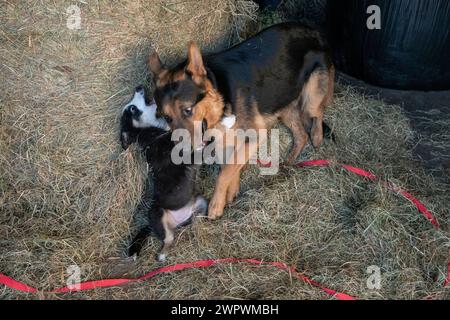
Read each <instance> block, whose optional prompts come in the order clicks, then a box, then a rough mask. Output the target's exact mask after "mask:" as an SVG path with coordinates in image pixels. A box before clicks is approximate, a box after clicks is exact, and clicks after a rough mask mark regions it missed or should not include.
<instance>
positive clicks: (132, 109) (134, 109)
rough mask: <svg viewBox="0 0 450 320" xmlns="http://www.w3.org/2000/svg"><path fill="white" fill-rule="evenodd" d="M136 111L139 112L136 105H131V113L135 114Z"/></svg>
mask: <svg viewBox="0 0 450 320" xmlns="http://www.w3.org/2000/svg"><path fill="white" fill-rule="evenodd" d="M136 110H137V108H136V106H135V105H131V106H130V112H131V113H135V112H136Z"/></svg>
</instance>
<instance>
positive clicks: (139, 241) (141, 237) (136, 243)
mask: <svg viewBox="0 0 450 320" xmlns="http://www.w3.org/2000/svg"><path fill="white" fill-rule="evenodd" d="M151 233H152V230H151V228H150V227H149V226H147V227H144V228H142V229H141V230H140V231H139V233H138V234H137V235H136V236H135V237H134V239H133V241H131V245H130V247H129V248H128V256H129V257H133V256H134V255H136V256H138V255H139V253H140V252H141V249H142V247H143V245H144V242H145V240H147V238H148V237H149V236H150V234H151Z"/></svg>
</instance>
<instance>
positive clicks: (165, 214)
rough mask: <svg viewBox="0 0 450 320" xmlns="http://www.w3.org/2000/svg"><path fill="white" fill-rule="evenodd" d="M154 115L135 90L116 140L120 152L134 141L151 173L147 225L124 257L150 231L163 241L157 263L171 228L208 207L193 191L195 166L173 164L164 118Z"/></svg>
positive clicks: (139, 245) (168, 242)
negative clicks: (151, 193) (120, 144)
mask: <svg viewBox="0 0 450 320" xmlns="http://www.w3.org/2000/svg"><path fill="white" fill-rule="evenodd" d="M155 115H156V105H155V104H154V103H153V104H148V103H147V102H146V101H145V92H144V89H143V88H142V87H138V88H136V91H135V93H134V96H133V99H132V100H131V101H130V102H129V103H128V104H127V105H126V106H125V107H124V109H123V111H122V117H121V120H120V122H121V124H120V126H121V128H120V140H121V143H122V147H123V148H124V149H127V148H128V147H129V146H130V145H131V144H132V143H135V142H137V143H138V145H139V147H140V149H141V150H142V151H143V152H144V153H145V156H146V158H147V162H148V164H149V165H150V167H151V168H152V172H153V199H152V203H151V207H150V210H149V211H148V215H147V218H148V222H149V225H148V226H145V227H144V228H142V229H141V230H140V231H139V232H138V234H137V235H136V237H135V238H134V240H133V241H132V243H131V246H130V248H129V250H128V255H129V256H135V255H138V254H139V252H140V251H141V248H142V246H143V244H144V242H145V240H146V239H147V237H148V236H149V235H150V234H151V233H152V232H153V233H154V234H155V235H156V237H157V238H158V239H159V240H161V241H162V242H163V247H162V249H161V251H160V252H159V254H158V255H157V260H158V261H164V260H165V259H166V256H167V253H168V250H169V249H170V247H171V246H172V243H173V240H174V231H175V229H176V228H177V227H179V226H184V225H186V224H188V223H189V222H191V220H192V217H193V216H195V215H206V210H207V208H208V204H207V201H206V200H205V199H204V198H203V197H202V196H200V195H198V192H197V188H196V178H197V171H198V166H196V165H186V164H180V165H175V164H173V162H172V160H171V151H172V149H173V147H174V142H172V141H171V134H170V131H168V127H167V123H166V122H165V121H164V119H158V118H156V116H155Z"/></svg>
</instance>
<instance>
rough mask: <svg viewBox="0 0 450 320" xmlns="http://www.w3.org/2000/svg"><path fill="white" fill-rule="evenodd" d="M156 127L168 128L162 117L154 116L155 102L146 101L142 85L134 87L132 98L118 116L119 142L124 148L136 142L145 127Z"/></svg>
mask: <svg viewBox="0 0 450 320" xmlns="http://www.w3.org/2000/svg"><path fill="white" fill-rule="evenodd" d="M150 127H157V128H161V129H165V130H168V129H169V127H168V126H167V123H166V122H165V120H164V119H163V118H157V117H156V104H155V103H154V102H151V103H147V102H146V100H145V91H144V88H143V87H142V86H139V87H137V88H136V90H135V92H134V94H133V97H132V99H131V100H130V102H128V103H127V104H126V105H125V107H124V108H123V110H122V117H121V118H120V142H121V144H122V147H123V148H124V149H127V148H128V147H129V146H130V145H131V144H132V143H134V142H136V139H137V136H138V135H139V133H140V131H141V130H142V129H145V128H150Z"/></svg>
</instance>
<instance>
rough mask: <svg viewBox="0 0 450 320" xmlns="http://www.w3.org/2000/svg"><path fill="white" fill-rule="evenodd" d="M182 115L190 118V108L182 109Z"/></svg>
mask: <svg viewBox="0 0 450 320" xmlns="http://www.w3.org/2000/svg"><path fill="white" fill-rule="evenodd" d="M183 114H184V115H185V116H186V117H192V107H190V108H185V109H183Z"/></svg>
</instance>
